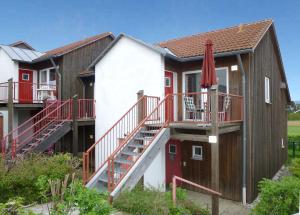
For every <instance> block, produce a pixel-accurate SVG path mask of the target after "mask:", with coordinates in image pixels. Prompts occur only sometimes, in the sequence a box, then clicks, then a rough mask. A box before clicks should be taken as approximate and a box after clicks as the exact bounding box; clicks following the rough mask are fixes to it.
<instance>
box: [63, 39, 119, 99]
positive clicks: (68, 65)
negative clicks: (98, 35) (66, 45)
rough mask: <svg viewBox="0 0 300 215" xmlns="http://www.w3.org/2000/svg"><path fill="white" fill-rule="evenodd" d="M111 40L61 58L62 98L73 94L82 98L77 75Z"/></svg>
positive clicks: (105, 40)
mask: <svg viewBox="0 0 300 215" xmlns="http://www.w3.org/2000/svg"><path fill="white" fill-rule="evenodd" d="M112 40H113V39H112V38H111V37H105V38H103V39H101V40H98V41H96V42H94V43H91V44H89V45H87V46H84V47H82V48H79V49H76V50H74V51H72V52H70V53H68V54H65V55H64V56H63V60H62V98H65V99H66V98H70V97H72V96H74V95H75V94H78V95H79V98H82V97H83V92H84V90H83V87H84V85H83V83H82V82H81V81H80V80H79V78H78V75H79V74H80V72H82V71H83V70H85V69H86V68H87V67H88V66H89V65H90V64H91V63H92V62H93V61H94V59H95V58H96V57H97V56H98V55H99V54H100V53H101V52H102V51H103V50H104V49H105V48H106V47H107V46H108V45H109V44H110V42H111V41H112Z"/></svg>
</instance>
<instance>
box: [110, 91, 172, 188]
mask: <svg viewBox="0 0 300 215" xmlns="http://www.w3.org/2000/svg"><path fill="white" fill-rule="evenodd" d="M170 98H171V95H167V96H166V97H165V98H164V99H163V100H162V101H161V102H160V103H159V104H158V105H157V106H156V107H155V108H154V109H153V110H152V112H150V113H149V114H148V115H147V116H146V117H145V118H144V119H143V120H142V121H141V122H140V123H139V125H138V126H137V127H136V128H135V129H134V130H133V131H132V132H131V133H130V134H129V135H128V136H127V137H126V139H125V140H124V141H122V143H121V144H120V145H119V147H117V149H116V150H115V151H114V152H113V153H112V154H111V155H110V156H109V158H108V160H107V164H108V191H109V192H112V191H113V190H114V189H115V188H116V187H117V186H118V185H119V183H120V182H121V181H122V179H123V178H124V177H125V176H126V174H127V173H128V172H129V171H130V169H131V168H132V167H133V166H134V164H135V163H136V162H137V161H138V160H139V158H140V157H141V156H142V155H143V153H144V152H145V150H146V149H147V148H148V147H149V146H150V145H151V144H152V142H153V141H154V139H155V138H156V137H157V135H158V134H159V133H160V131H161V130H162V129H163V128H165V127H167V126H168V123H169V121H170V115H169V116H166V115H165V112H164V111H165V109H166V107H167V108H170V105H168V104H169V103H170V102H171V100H170ZM153 118H156V120H155V121H153V120H152V119H153ZM149 123H151V124H153V125H158V126H159V127H160V128H159V129H158V131H157V133H156V134H155V135H154V136H152V137H151V139H149V140H148V142H147V144H146V145H145V144H144V148H143V149H142V151H140V153H139V155H138V156H137V157H136V159H135V161H134V162H133V163H132V164H130V165H128V166H127V168H126V171H124V172H123V173H118V175H117V177H116V178H117V181H115V179H114V178H115V176H116V173H115V171H114V160H115V159H116V156H117V155H118V153H120V151H121V150H122V149H123V148H124V147H125V146H126V145H127V143H128V142H129V141H130V140H131V139H132V138H133V137H134V136H135V135H136V134H137V132H138V131H140V129H141V128H142V127H144V126H145V125H147V124H149Z"/></svg>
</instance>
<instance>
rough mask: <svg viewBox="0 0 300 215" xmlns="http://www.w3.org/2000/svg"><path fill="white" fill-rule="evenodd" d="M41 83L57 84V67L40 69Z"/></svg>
mask: <svg viewBox="0 0 300 215" xmlns="http://www.w3.org/2000/svg"><path fill="white" fill-rule="evenodd" d="M40 84H45V85H56V73H55V68H48V69H44V70H41V71H40Z"/></svg>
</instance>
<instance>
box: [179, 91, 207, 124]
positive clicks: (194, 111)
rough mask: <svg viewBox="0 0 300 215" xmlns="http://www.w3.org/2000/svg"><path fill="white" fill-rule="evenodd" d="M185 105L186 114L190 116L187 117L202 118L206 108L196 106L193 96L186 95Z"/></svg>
mask: <svg viewBox="0 0 300 215" xmlns="http://www.w3.org/2000/svg"><path fill="white" fill-rule="evenodd" d="M184 106H185V112H186V116H188V117H187V118H188V119H193V120H197V119H198V120H200V119H201V113H202V112H204V110H203V109H201V108H197V107H196V105H195V103H194V98H193V97H189V96H185V97H184ZM190 116H191V117H190Z"/></svg>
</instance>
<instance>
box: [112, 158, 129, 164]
mask: <svg viewBox="0 0 300 215" xmlns="http://www.w3.org/2000/svg"><path fill="white" fill-rule="evenodd" d="M115 162H116V163H120V164H133V161H131V160H127V159H124V158H116V159H115Z"/></svg>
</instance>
